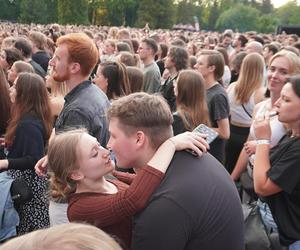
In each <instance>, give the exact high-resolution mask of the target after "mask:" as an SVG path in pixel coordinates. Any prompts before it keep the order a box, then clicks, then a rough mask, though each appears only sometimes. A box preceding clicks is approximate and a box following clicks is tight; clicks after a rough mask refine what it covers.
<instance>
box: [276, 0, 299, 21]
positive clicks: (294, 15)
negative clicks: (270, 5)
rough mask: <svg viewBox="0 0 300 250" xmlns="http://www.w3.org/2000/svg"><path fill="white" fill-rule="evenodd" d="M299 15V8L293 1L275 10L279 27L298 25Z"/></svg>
mask: <svg viewBox="0 0 300 250" xmlns="http://www.w3.org/2000/svg"><path fill="white" fill-rule="evenodd" d="M299 13H300V6H298V5H297V2H296V1H295V0H294V1H289V2H288V3H286V4H285V5H283V6H281V7H279V8H278V9H277V10H276V16H277V17H278V19H279V22H280V24H281V25H287V24H300V15H299Z"/></svg>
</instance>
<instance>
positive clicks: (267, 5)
mask: <svg viewBox="0 0 300 250" xmlns="http://www.w3.org/2000/svg"><path fill="white" fill-rule="evenodd" d="M260 9H261V12H262V13H263V14H270V13H271V12H272V11H273V4H272V3H271V0H263V1H262V4H261V8H260Z"/></svg>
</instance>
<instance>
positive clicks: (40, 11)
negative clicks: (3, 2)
mask: <svg viewBox="0 0 300 250" xmlns="http://www.w3.org/2000/svg"><path fill="white" fill-rule="evenodd" d="M46 2H47V0H21V1H20V16H19V21H20V22H22V23H33V22H36V23H41V24H46V23H48V21H49V19H48V10H47V4H46Z"/></svg>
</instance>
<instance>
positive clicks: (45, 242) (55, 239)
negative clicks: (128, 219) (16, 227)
mask: <svg viewBox="0 0 300 250" xmlns="http://www.w3.org/2000/svg"><path fill="white" fill-rule="evenodd" d="M41 249H43V250H57V249H60V250H121V249H122V248H121V247H120V246H119V245H118V243H117V242H116V241H115V240H114V239H113V238H112V237H110V236H109V235H108V234H106V233H105V232H103V231H102V230H100V229H98V228H96V227H94V226H91V225H85V224H78V223H68V224H62V225H58V226H54V227H51V228H48V229H41V230H37V231H34V232H31V233H28V234H25V235H23V236H20V237H17V238H14V239H12V240H10V241H8V242H7V243H5V244H3V245H1V246H0V250H41Z"/></svg>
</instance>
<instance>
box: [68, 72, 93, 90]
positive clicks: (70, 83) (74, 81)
mask: <svg viewBox="0 0 300 250" xmlns="http://www.w3.org/2000/svg"><path fill="white" fill-rule="evenodd" d="M87 80H88V76H76V77H70V79H69V80H67V81H66V86H67V88H68V92H70V91H72V90H73V89H74V88H75V87H77V86H78V85H79V84H80V83H82V82H84V81H87Z"/></svg>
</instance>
